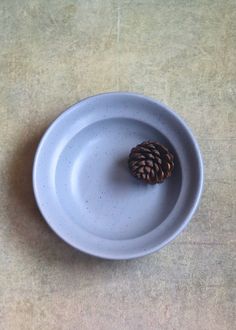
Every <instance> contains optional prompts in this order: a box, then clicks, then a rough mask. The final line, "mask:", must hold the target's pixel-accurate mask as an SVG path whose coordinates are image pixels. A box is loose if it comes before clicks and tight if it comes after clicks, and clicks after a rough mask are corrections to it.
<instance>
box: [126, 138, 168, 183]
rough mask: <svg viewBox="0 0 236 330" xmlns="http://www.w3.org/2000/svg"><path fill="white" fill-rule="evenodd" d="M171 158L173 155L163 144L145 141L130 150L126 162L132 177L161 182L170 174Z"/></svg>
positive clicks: (148, 181) (147, 181)
mask: <svg viewBox="0 0 236 330" xmlns="http://www.w3.org/2000/svg"><path fill="white" fill-rule="evenodd" d="M173 159H174V157H173V155H172V154H171V153H170V152H169V151H168V149H167V148H166V147H164V146H163V145H161V144H159V143H157V142H151V141H145V142H143V143H141V144H138V145H137V146H136V147H135V148H133V149H132V150H131V151H130V154H129V161H128V163H129V168H130V171H131V173H132V175H133V176H134V177H136V178H137V179H140V180H142V181H144V182H146V183H149V184H155V183H162V182H163V181H164V180H165V179H166V178H167V177H169V176H171V174H172V171H173V168H174V162H173Z"/></svg>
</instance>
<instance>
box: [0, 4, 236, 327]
mask: <svg viewBox="0 0 236 330" xmlns="http://www.w3.org/2000/svg"><path fill="white" fill-rule="evenodd" d="M235 12H236V3H235V1H234V0H232V1H227V0H226V1H210V0H208V1H207V0H206V1H203V0H202V1H189V0H179V1H177V0H176V1H168V0H167V1H164V0H160V1H155V0H153V1H151V0H147V1H145V0H142V1H141V0H140V1H128V0H127V1H125V0H124V1H122V0H120V1H118V0H116V1H115V0H114V1H108V0H105V1H103V0H94V1H75V0H74V1H73V0H68V1H65V0H47V1H46V0H41V1H40V0H32V1H27V0H21V1H17V0H1V2H0V114H1V117H0V119H1V120H0V137H1V138H0V150H1V152H0V169H1V176H0V209H1V212H0V329H3V330H12V329H13V330H15V329H16V330H21V329H40V330H41V329H44V330H47V329H55V330H58V329H63V330H64V329H65V330H72V329H75V330H77V329H81V330H87V329H88V330H90V329H91V330H93V329H95V330H97V329H98V330H110V329H117V330H123V329H124V330H125V329H130V330H138V329H140V330H146V329H147V330H148V329H164V330H168V329H176V330H177V329H181V330H182V329H186V330H189V329H191V330H203V329H204V330H205V329H206V330H209V329H210V330H226V329H228V330H232V329H233V328H234V322H235V320H236V319H235V315H236V314H235V312H236V311H235V300H236V290H235V277H236V270H235V258H236V242H235V233H236V228H235V226H236V225H235V223H236V222H235V220H236V207H235V205H236V204H235V200H236V185H235V168H236V164H235V163H236V161H235V160H236V147H235V145H236V134H235V131H236V108H235V106H236V95H235V90H236V61H235V54H236V23H235V22H236V15H235ZM113 90H122V91H123V90H126V91H135V92H139V93H144V94H146V95H150V96H153V97H155V98H157V99H159V100H161V101H163V102H165V103H167V104H168V105H169V106H170V107H172V108H174V109H175V110H176V112H177V113H178V114H180V115H181V116H182V117H183V118H184V119H185V120H186V122H187V123H188V124H189V125H190V127H191V128H192V130H193V132H194V133H195V135H196V136H197V138H198V141H199V144H200V146H201V150H202V153H203V157H204V161H205V188H204V193H203V198H202V201H201V205H200V207H199V209H198V212H197V213H196V215H195V216H194V218H193V220H192V222H191V223H190V225H189V226H188V227H187V229H186V230H185V231H184V232H183V233H182V234H181V235H180V236H179V237H178V238H177V239H176V240H175V241H174V242H172V243H171V244H170V245H168V246H167V247H165V248H164V249H163V250H161V251H160V253H155V254H153V255H150V256H147V257H144V258H142V259H139V260H134V261H125V262H117V261H116V262H111V261H110V262H109V261H102V260H97V259H95V258H92V257H89V256H86V255H84V254H82V253H79V252H77V251H75V250H73V249H72V248H70V247H69V246H67V245H66V244H64V243H63V242H62V241H61V240H60V239H59V238H57V237H56V236H55V235H54V234H53V233H52V232H51V230H50V229H49V228H48V227H47V225H46V224H45V222H44V220H43V219H42V217H41V216H40V214H39V212H38V210H37V207H36V205H35V202H34V199H33V195H32V188H31V167H32V159H33V155H34V152H35V147H36V145H37V143H38V141H39V138H40V136H41V134H42V132H43V131H44V129H45V128H46V127H47V125H48V124H49V123H50V122H51V121H52V120H53V119H54V118H55V117H56V116H57V115H58V114H60V113H61V112H62V111H63V110H64V109H65V108H66V107H68V106H69V105H71V104H73V103H75V102H76V101H78V100H80V99H81V98H84V97H86V96H89V95H92V94H96V93H99V92H104V91H113Z"/></svg>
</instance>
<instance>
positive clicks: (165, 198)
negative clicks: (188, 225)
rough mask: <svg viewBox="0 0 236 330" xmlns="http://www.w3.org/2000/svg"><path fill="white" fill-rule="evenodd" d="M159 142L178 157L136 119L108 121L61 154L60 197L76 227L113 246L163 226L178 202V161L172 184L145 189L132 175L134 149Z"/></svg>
mask: <svg viewBox="0 0 236 330" xmlns="http://www.w3.org/2000/svg"><path fill="white" fill-rule="evenodd" d="M145 140H154V141H159V142H160V143H162V144H164V145H166V146H167V147H168V148H169V149H170V151H172V152H173V153H174V155H175V152H174V150H173V147H172V146H171V144H170V142H169V141H168V140H167V139H166V137H165V136H164V135H162V134H161V133H160V132H159V131H158V130H157V129H155V128H154V127H152V126H150V125H147V124H146V123H144V122H142V121H137V120H133V119H124V118H123V119H119V118H113V119H107V120H102V121H98V122H96V123H94V124H92V125H90V126H87V127H86V128H84V129H83V130H81V131H78V133H77V134H76V135H75V136H74V137H73V138H72V139H71V140H69V141H68V143H67V144H66V146H65V147H64V148H63V150H62V151H61V153H60V155H59V158H58V163H57V166H56V172H55V189H56V195H57V196H58V199H59V201H60V204H61V205H62V207H63V209H64V212H65V213H66V215H67V216H68V219H70V221H73V222H74V224H75V225H76V226H79V227H81V228H83V229H84V230H86V231H88V232H90V233H92V234H94V235H96V236H100V237H101V238H106V239H112V240H123V239H132V238H136V237H139V236H142V235H144V234H146V233H148V232H150V231H151V230H153V229H155V228H156V227H157V226H158V225H160V224H161V223H162V222H163V221H164V220H165V218H166V217H167V216H168V214H169V213H170V212H171V210H172V209H173V207H174V206H175V204H176V202H177V198H178V195H179V192H180V188H181V170H180V166H179V162H178V159H177V158H176V157H175V169H174V173H173V175H172V177H171V178H169V179H167V180H166V181H165V182H164V183H163V184H160V185H154V186H151V185H145V184H143V183H141V182H139V181H138V180H137V179H135V178H133V177H132V176H131V174H130V173H129V169H128V165H127V161H128V155H129V152H130V149H131V148H132V147H134V146H136V145H137V144H138V143H141V142H142V141H145Z"/></svg>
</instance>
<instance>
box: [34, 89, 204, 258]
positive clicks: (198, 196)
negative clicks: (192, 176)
mask: <svg viewBox="0 0 236 330" xmlns="http://www.w3.org/2000/svg"><path fill="white" fill-rule="evenodd" d="M106 95H120V96H134V97H138V98H141V99H144V100H147V101H151V102H153V103H155V104H157V105H158V106H161V107H162V108H164V109H165V110H166V111H167V112H169V114H170V115H171V116H173V117H174V118H175V119H176V120H177V121H178V122H180V123H181V125H182V126H183V127H184V129H185V130H186V132H187V133H188V135H189V137H190V139H191V143H192V144H193V145H194V147H195V154H196V156H197V160H198V165H199V180H198V185H197V189H196V197H195V200H194V203H193V205H192V207H191V209H190V211H189V213H188V214H187V216H186V217H185V219H184V221H183V223H182V224H181V225H179V226H178V228H177V230H176V231H175V232H174V233H173V234H172V235H170V236H169V237H168V238H167V239H165V240H164V241H163V242H161V243H159V244H157V245H155V246H154V247H153V248H149V249H147V250H140V251H139V252H138V253H134V254H129V253H123V254H122V255H114V256H110V255H105V254H101V253H96V252H95V251H92V252H91V251H88V250H86V249H83V248H80V247H78V246H76V245H74V244H73V243H71V242H70V241H69V240H67V239H65V238H64V237H63V236H62V235H61V234H60V233H58V231H56V230H55V228H53V226H52V225H51V223H50V221H48V219H47V217H46V216H45V215H44V211H43V210H42V208H41V206H40V203H39V200H38V196H37V192H36V191H37V189H36V185H37V183H36V171H37V169H36V166H37V160H38V157H39V153H40V150H41V148H42V145H43V143H44V142H45V140H46V139H47V135H48V134H49V132H50V131H51V130H52V129H53V127H54V125H56V124H57V122H58V121H59V120H60V119H61V118H62V117H63V116H66V115H68V114H69V113H70V112H72V111H73V110H74V109H75V108H77V106H78V105H80V104H81V103H84V102H87V101H88V100H90V99H92V98H97V97H102V96H106ZM32 184H33V192H34V197H35V200H36V204H37V206H38V209H39V211H40V213H41V215H42V217H43V218H44V220H45V221H46V223H47V224H48V226H49V227H50V228H51V230H52V231H53V232H54V233H55V234H56V235H57V236H58V237H59V238H60V239H62V240H63V241H64V242H66V243H67V244H68V245H70V246H71V247H73V248H75V249H76V250H78V251H81V252H84V253H86V254H88V255H91V256H95V257H98V258H102V259H109V260H128V259H134V258H139V257H143V256H145V255H148V254H151V253H154V252H156V251H158V250H160V249H161V248H163V247H164V246H165V245H167V244H168V243H169V242H171V241H172V240H174V239H175V238H176V237H177V236H178V235H179V234H180V233H181V232H182V231H183V229H184V228H185V227H186V226H187V224H188V223H189V222H190V220H191V218H192V216H193V215H194V213H195V212H196V209H197V207H198V205H199V202H200V199H201V195H202V191H203V185H204V165H203V158H202V154H201V151H200V148H199V145H198V143H197V140H196V138H195V136H194V135H193V133H192V130H191V129H190V128H189V127H188V126H187V124H186V122H185V120H184V119H182V117H181V116H180V115H179V114H177V113H176V112H175V111H174V110H172V109H171V108H170V107H169V106H167V105H166V104H164V103H162V102H161V101H159V100H157V99H155V98H153V97H150V96H146V95H143V94H140V93H134V92H122V91H114V92H105V93H98V94H95V95H92V96H88V97H86V98H83V99H81V100H79V101H78V102H76V103H74V104H72V105H71V106H69V107H68V108H66V109H65V110H64V111H62V113H60V114H59V115H58V116H56V117H55V119H54V120H53V121H52V122H51V123H50V124H49V126H48V127H47V129H46V130H45V132H44V133H43V135H42V136H41V139H40V141H39V143H38V146H37V148H36V152H35V156H34V160H33V168H32Z"/></svg>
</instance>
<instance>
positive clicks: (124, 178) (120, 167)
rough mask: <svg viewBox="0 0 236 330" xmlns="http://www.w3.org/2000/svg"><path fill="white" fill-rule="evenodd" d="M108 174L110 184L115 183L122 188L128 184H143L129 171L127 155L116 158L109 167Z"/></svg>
mask: <svg viewBox="0 0 236 330" xmlns="http://www.w3.org/2000/svg"><path fill="white" fill-rule="evenodd" d="M109 175H110V180H111V181H112V184H114V185H116V186H117V187H118V186H120V188H122V189H125V187H127V186H130V185H137V186H140V185H142V186H144V183H143V182H141V181H139V180H137V179H136V178H134V177H133V176H132V174H131V173H130V170H129V166H128V156H124V157H122V158H119V159H118V160H116V161H115V162H114V163H113V166H112V167H111V170H110V173H109Z"/></svg>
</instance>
